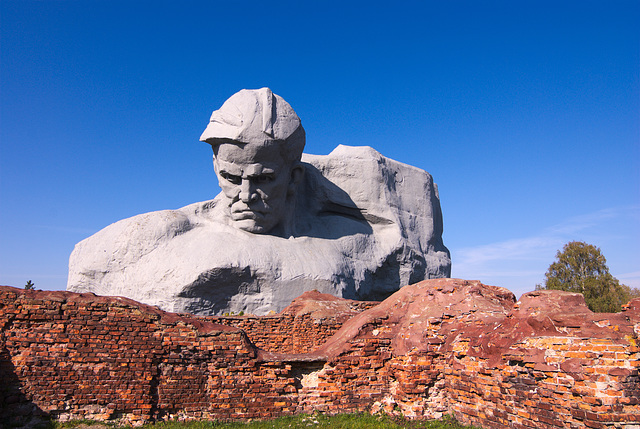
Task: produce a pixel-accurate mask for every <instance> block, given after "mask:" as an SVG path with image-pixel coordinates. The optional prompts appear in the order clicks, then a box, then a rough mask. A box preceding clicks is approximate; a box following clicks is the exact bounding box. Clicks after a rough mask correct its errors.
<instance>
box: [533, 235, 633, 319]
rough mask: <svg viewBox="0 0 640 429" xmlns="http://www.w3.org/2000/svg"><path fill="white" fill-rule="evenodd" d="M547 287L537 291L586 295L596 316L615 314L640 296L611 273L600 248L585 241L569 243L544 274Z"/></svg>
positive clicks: (537, 287)
mask: <svg viewBox="0 0 640 429" xmlns="http://www.w3.org/2000/svg"><path fill="white" fill-rule="evenodd" d="M545 277H546V279H545V284H544V286H543V285H537V286H536V290H540V289H549V290H565V291H568V292H577V293H581V294H582V295H584V299H585V301H586V302H587V306H589V308H590V309H591V311H594V312H597V313H615V312H618V311H620V310H621V307H622V305H623V304H626V303H627V302H629V301H630V300H631V299H632V298H634V297H638V296H640V290H638V289H636V288H633V289H632V288H630V287H629V286H626V285H623V284H620V282H619V281H618V279H616V278H615V277H613V276H612V275H611V273H609V267H607V260H606V259H605V257H604V255H602V253H601V252H600V249H599V248H598V247H596V246H593V245H591V244H587V243H584V242H582V241H572V242H570V243H567V244H565V245H564V247H563V248H562V251H558V253H557V254H556V261H555V262H554V263H552V264H551V265H550V266H549V269H548V270H547V273H546V274H545Z"/></svg>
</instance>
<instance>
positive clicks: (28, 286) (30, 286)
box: [24, 280, 35, 290]
mask: <svg viewBox="0 0 640 429" xmlns="http://www.w3.org/2000/svg"><path fill="white" fill-rule="evenodd" d="M34 286H35V285H34V284H33V283H32V282H31V280H29V281H28V282H27V284H26V285H24V288H25V289H27V290H31V289H33V288H34Z"/></svg>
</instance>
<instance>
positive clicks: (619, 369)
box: [0, 279, 640, 428]
mask: <svg viewBox="0 0 640 429" xmlns="http://www.w3.org/2000/svg"><path fill="white" fill-rule="evenodd" d="M498 289H499V288H493V289H492V287H489V286H484V285H479V284H478V283H477V282H476V283H474V282H466V281H461V280H452V279H441V280H431V281H427V282H423V283H421V284H418V285H413V286H410V287H405V288H403V289H401V291H400V292H398V293H397V294H396V295H394V297H391V298H390V299H389V300H387V301H385V302H383V303H382V304H380V305H378V306H375V307H371V306H369V307H368V308H369V310H367V311H364V312H360V313H358V312H354V313H353V314H352V315H351V318H350V319H349V320H346V321H345V322H344V323H342V322H341V321H339V320H338V319H340V317H336V318H334V319H332V318H331V317H328V316H326V314H325V316H324V317H322V318H318V317H314V316H313V314H311V313H304V314H307V316H308V317H307V316H304V314H303V315H302V316H301V315H300V314H298V315H297V316H293V317H292V316H291V315H288V316H282V317H281V320H277V319H278V317H273V318H262V319H261V318H230V319H228V320H224V319H220V318H219V319H214V318H198V317H193V316H187V315H176V314H172V313H165V312H162V311H160V310H158V309H156V308H152V307H149V306H145V305H142V304H139V303H136V302H134V301H131V300H127V299H122V298H112V297H96V296H94V295H91V294H74V293H68V292H41V291H24V290H20V289H15V288H9V287H0V379H1V380H2V383H1V384H0V416H1V417H3V418H4V419H5V420H7V419H8V420H12V421H13V422H24V421H25V419H27V418H28V416H31V415H34V414H37V413H40V414H43V415H48V416H52V417H54V418H59V419H69V418H92V419H98V420H119V421H123V422H130V423H140V422H144V421H150V420H158V419H169V418H171V419H183V418H198V419H199V418H203V419H230V420H237V419H248V418H254V419H255V418H272V417H276V416H280V415H288V414H294V413H301V412H312V411H322V412H328V413H338V412H350V411H385V412H390V413H402V414H403V415H405V416H409V417H415V418H435V417H440V416H442V415H443V414H446V413H452V414H453V415H454V416H455V417H456V418H458V419H459V420H461V421H463V422H466V423H473V424H475V425H479V426H483V427H487V428H499V427H505V426H507V427H513V428H529V427H538V428H556V427H563V428H573V427H611V428H613V427H627V428H633V427H635V426H633V425H640V405H639V404H638V398H639V397H640V391H639V387H638V386H639V380H638V378H639V377H638V366H639V359H638V358H639V353H640V352H639V349H638V334H640V315H639V314H638V310H639V309H640V300H636V301H632V304H634V303H635V304H634V305H630V307H629V309H628V310H627V311H626V312H624V313H622V314H619V315H595V316H594V315H593V313H591V315H589V313H580V314H578V316H577V317H574V319H570V318H567V317H568V316H567V317H564V316H562V315H561V314H560V315H559V313H558V312H555V313H554V312H553V311H555V310H553V311H551V310H548V311H546V310H544V308H545V305H547V304H545V305H541V304H540V303H541V302H542V301H543V300H545V299H546V300H547V301H549V300H552V298H553V297H555V296H556V295H543V294H542V295H541V294H538V295H532V296H530V297H529V298H527V299H528V301H526V300H525V299H521V301H522V302H521V303H515V300H511V298H509V297H508V296H507V295H508V294H506V293H505V292H504V291H501V290H498ZM560 297H561V299H560V300H558V302H559V303H561V307H562V308H564V309H569V311H570V310H571V308H572V307H571V305H568V304H567V302H568V301H567V300H568V299H569V298H571V296H568V295H561V296H560ZM571 299H573V298H571ZM525 301H526V302H525ZM545 302H546V301H545ZM558 305H559V306H560V304H558ZM512 307H513V308H512ZM576 308H577V307H576ZM580 308H581V307H580ZM532 309H533V310H532ZM545 311H546V312H545ZM580 311H582V310H580ZM314 314H315V313H314ZM316 316H317V314H316ZM605 316H606V317H605ZM296 317H297V318H298V320H297V321H296ZM563 317H564V318H563ZM547 319H548V320H549V322H546V320H547ZM212 320H217V321H224V322H226V323H228V324H229V325H233V324H237V325H238V326H242V324H244V328H243V329H239V328H236V327H233V326H224V325H222V324H215V323H212ZM296 323H297V324H298V325H296ZM323 323H326V324H327V325H328V327H327V328H322V327H317V326H316V325H322V324H323ZM337 325H342V328H341V329H340V330H338V331H337V332H335V331H336V327H337ZM304 326H307V328H304ZM587 327H588V329H587ZM292 329H305V331H304V332H305V335H314V333H317V337H316V338H314V341H311V342H307V343H306V344H304V345H298V346H294V342H293V341H292V342H290V343H289V345H286V346H285V347H280V346H277V347H274V348H273V349H272V350H271V351H266V350H261V349H260V348H257V347H256V346H255V345H254V344H253V339H252V338H251V335H256V336H257V337H260V338H261V340H260V341H262V342H263V343H262V344H265V345H268V344H269V343H273V342H277V341H278V338H282V339H284V338H286V337H287V336H290V335H291V334H290V333H291V330H292ZM590 329H591V330H590ZM276 330H277V332H273V331H276ZM247 332H250V334H249V335H247ZM333 332H335V334H334V335H333V336H331V337H330V338H328V341H326V342H325V343H324V344H322V345H321V346H320V347H319V348H317V345H320V343H321V342H322V341H323V340H324V339H325V338H327V337H329V334H330V333H333ZM273 335H277V337H275V339H274V337H273ZM310 344H311V345H310ZM295 347H299V348H298V349H296V348H295ZM311 348H314V349H316V350H314V351H313V352H311V353H306V354H295V353H290V352H289V351H298V352H300V351H306V350H309V349H311ZM282 350H285V351H287V353H281V351H282Z"/></svg>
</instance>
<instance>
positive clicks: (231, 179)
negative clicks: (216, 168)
mask: <svg viewBox="0 0 640 429" xmlns="http://www.w3.org/2000/svg"><path fill="white" fill-rule="evenodd" d="M220 176H222V178H223V179H224V180H226V181H227V182H231V183H233V184H234V185H239V184H241V183H242V177H240V176H236V175H235V174H229V173H227V172H226V171H223V172H221V173H220Z"/></svg>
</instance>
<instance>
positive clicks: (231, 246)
mask: <svg viewBox="0 0 640 429" xmlns="http://www.w3.org/2000/svg"><path fill="white" fill-rule="evenodd" d="M201 141H204V142H207V143H209V144H211V146H212V148H213V153H214V155H213V162H214V168H215V171H216V174H217V177H218V181H219V184H220V188H221V189H222V192H221V193H220V194H219V195H218V196H216V198H214V199H213V200H210V201H205V202H200V203H195V204H191V205H189V206H186V207H183V208H181V209H178V210H164V211H158V212H152V213H146V214H142V215H138V216H134V217H132V218H129V219H124V220H121V221H119V222H116V223H114V224H112V225H110V226H108V227H106V228H104V229H103V230H101V231H99V232H98V233H96V234H94V235H93V236H91V237H89V238H87V239H85V240H83V241H82V242H80V243H78V244H77V245H76V247H75V249H74V251H73V252H72V254H71V257H70V260H69V279H68V284H67V290H69V291H73V292H94V293H96V294H98V295H119V296H125V297H128V298H132V299H135V300H137V301H140V302H143V303H146V304H151V305H157V306H159V307H160V308H162V309H164V310H168V311H175V312H189V313H194V314H208V315H212V314H222V313H227V312H240V311H244V312H248V313H253V314H258V315H260V314H266V313H268V312H270V311H280V310H281V309H283V308H284V307H286V306H287V305H288V304H289V303H290V302H291V301H292V299H294V298H295V297H297V296H299V295H300V294H302V293H303V292H305V291H309V290H313V289H315V290H318V291H320V292H323V293H329V294H332V295H334V296H338V297H343V298H349V299H366V300H377V299H383V298H386V297H387V296H389V295H390V294H391V293H393V292H394V291H396V290H398V289H399V288H400V287H401V286H404V285H407V284H411V283H415V282H418V281H420V280H423V279H426V278H440V277H449V276H450V270H451V260H450V257H449V251H448V250H447V248H446V247H445V246H444V244H443V243H442V213H441V209H440V201H439V197H438V191H437V187H436V185H435V184H434V183H433V180H432V178H431V176H430V175H429V174H428V173H427V172H425V171H423V170H420V169H418V168H415V167H411V166H409V165H406V164H402V163H399V162H397V161H393V160H391V159H388V158H385V157H384V156H382V155H380V154H379V153H378V152H376V151H375V150H373V149H371V148H369V147H348V146H342V145H341V146H338V147H337V148H336V149H335V150H334V151H333V152H331V154H329V155H327V156H317V155H307V154H304V155H303V154H302V151H303V149H304V144H305V132H304V128H303V127H302V125H301V122H300V119H299V118H298V116H297V115H296V113H295V112H294V111H293V109H292V108H291V106H290V105H289V104H288V103H287V102H286V101H285V100H283V99H282V98H281V97H280V96H278V95H276V94H273V93H272V92H271V90H269V89H268V88H262V89H259V90H242V91H240V92H238V93H237V94H235V95H233V96H232V97H231V98H230V99H229V100H227V101H226V102H225V103H224V104H223V106H222V107H221V108H220V109H219V110H217V111H214V112H213V114H212V116H211V121H210V123H209V125H208V126H207V128H206V129H205V131H204V133H203V134H202V136H201Z"/></svg>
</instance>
